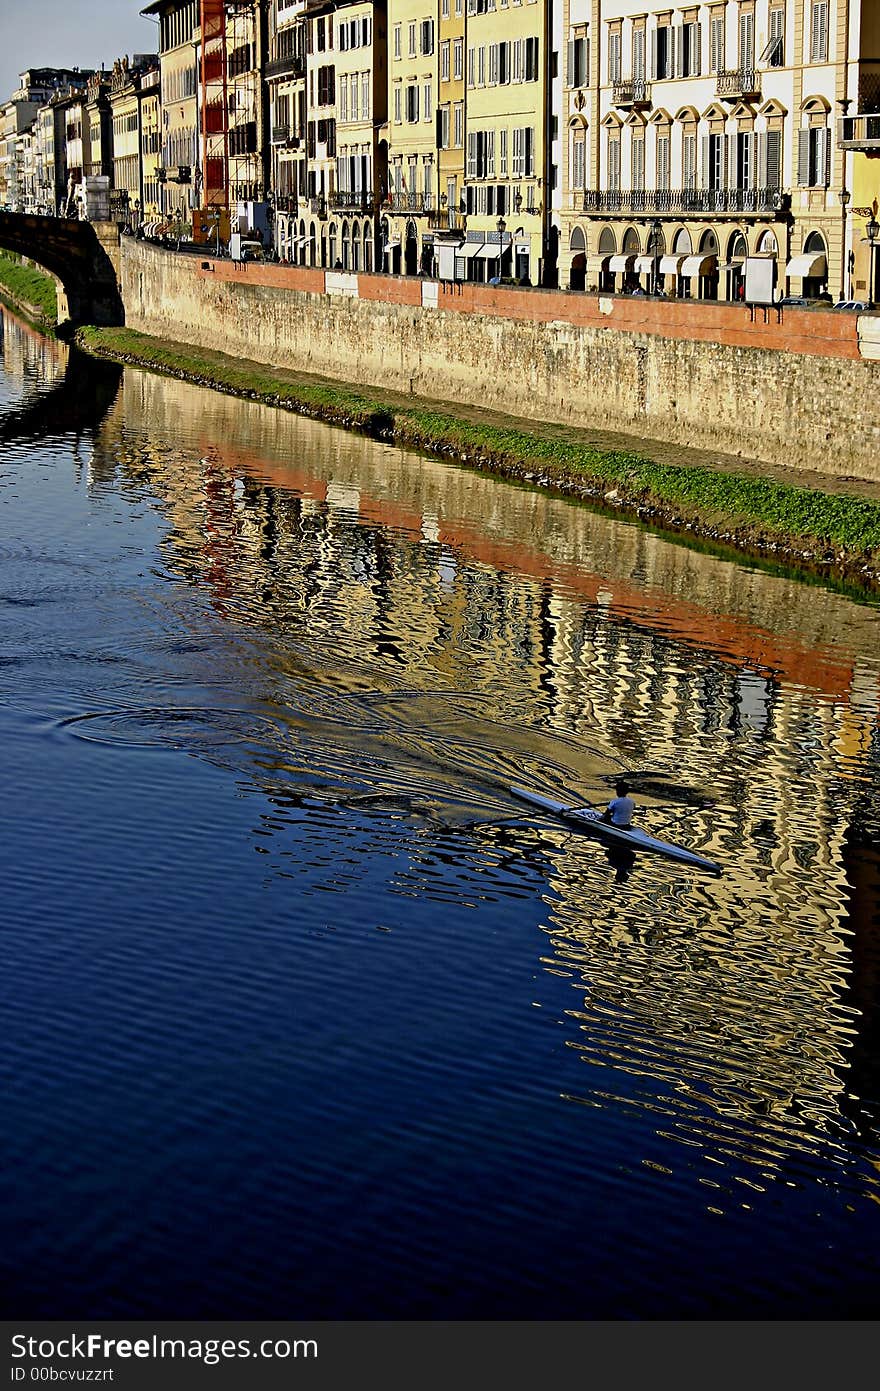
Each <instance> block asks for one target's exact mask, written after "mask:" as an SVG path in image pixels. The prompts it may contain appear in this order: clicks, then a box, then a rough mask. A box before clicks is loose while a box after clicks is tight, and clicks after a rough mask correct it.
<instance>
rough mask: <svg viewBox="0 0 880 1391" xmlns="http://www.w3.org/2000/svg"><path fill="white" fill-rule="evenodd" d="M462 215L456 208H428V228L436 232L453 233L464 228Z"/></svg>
mask: <svg viewBox="0 0 880 1391" xmlns="http://www.w3.org/2000/svg"><path fill="white" fill-rule="evenodd" d="M464 223H465V218H464V214H463V213H460V212H459V210H458V208H429V210H428V226H429V227H433V228H434V230H435V231H437V232H455V231H460V230H461V229H462V228H463V227H464Z"/></svg>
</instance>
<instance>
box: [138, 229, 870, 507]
mask: <svg viewBox="0 0 880 1391" xmlns="http://www.w3.org/2000/svg"><path fill="white" fill-rule="evenodd" d="M203 264H205V263H203V262H201V261H200V260H199V259H198V258H197V257H194V256H182V255H176V254H174V253H172V252H166V251H163V250H161V249H159V248H155V247H152V246H149V245H145V244H144V243H142V242H134V241H132V240H131V239H126V241H125V254H124V262H123V297H124V300H125V305H126V315H127V323H128V324H129V326H130V327H132V328H135V329H140V330H141V331H142V332H145V333H150V334H154V335H156V336H158V337H165V338H170V339H176V340H178V341H182V342H185V343H190V344H194V345H200V346H204V347H208V348H215V349H219V350H220V351H224V352H228V353H232V354H235V355H238V356H241V357H247V358H253V359H256V360H257V361H260V362H266V363H270V364H277V365H279V366H283V367H287V368H291V369H293V370H296V371H302V372H309V373H315V374H317V375H320V376H324V377H329V378H332V379H335V380H338V381H343V382H350V383H357V384H360V385H363V386H377V387H388V388H391V389H394V390H397V391H404V392H411V393H412V394H414V395H416V396H419V397H425V398H428V399H433V400H441V401H449V402H457V403H461V404H463V405H468V406H477V407H480V406H482V407H485V408H487V409H492V410H497V411H503V412H507V413H509V414H512V415H516V416H519V417H521V418H523V417H524V418H532V419H538V420H546V421H556V422H559V423H563V424H568V425H574V426H578V427H582V428H591V427H592V428H598V429H608V430H619V431H625V432H627V433H630V434H633V435H637V436H642V437H647V438H656V439H662V440H667V441H671V442H673V443H682V444H688V445H693V446H697V447H703V448H708V449H716V450H719V451H722V452H724V453H728V454H736V453H741V454H744V455H746V456H749V457H752V458H754V459H758V460H766V461H768V462H771V463H775V464H780V465H783V466H785V465H791V466H793V467H798V468H810V469H818V470H822V471H824V472H827V473H836V474H839V475H850V476H854V477H858V478H866V479H870V480H872V481H880V447H878V446H880V363H874V362H865V361H861V360H859V359H858V343H857V340H856V321H855V316H853V315H849V314H843V313H836V312H835V311H833V310H830V311H827V312H822V311H818V310H808V311H798V310H795V309H791V310H789V309H786V310H784V311H783V321H782V323H781V324H777V322H776V314H775V312H774V313H773V314H772V316H770V317H772V320H773V322H772V323H768V324H764V323H763V316H760V317H761V322H760V323H755V324H752V323H750V322H749V314H748V310H746V309H744V308H743V307H742V306H736V305H713V306H711V307H707V306H705V305H702V304H689V303H686V302H680V303H678V304H674V303H669V302H664V301H644V300H638V299H636V300H628V299H626V298H623V297H621V298H615V299H607V300H606V299H604V298H600V297H598V296H588V295H578V294H573V293H564V292H553V291H541V290H515V289H510V288H508V287H504V288H501V287H498V288H496V287H492V286H476V285H463V286H461V287H457V286H456V287H449V288H446V287H444V288H443V290H442V291H441V293H440V297H439V304H438V308H437V309H431V308H423V307H422V302H421V301H422V290H423V288H424V282H423V281H421V280H419V279H417V278H413V279H406V278H396V277H386V276H372V275H370V276H366V275H364V276H360V277H359V286H358V289H359V298H348V297H346V296H343V295H336V294H334V295H328V294H324V293H322V289H323V283H324V273H323V271H320V270H312V269H308V268H297V267H291V266H280V265H271V264H270V265H261V264H256V263H251V264H248V265H246V266H238V265H234V264H233V263H231V262H228V261H216V262H213V261H212V262H209V263H207V264H208V265H210V266H211V267H212V269H203V268H202V267H203ZM605 310H607V311H609V312H604V311H605ZM737 325H738V326H739V327H737ZM722 330H724V338H723V341H719V335H720V333H721V331H722ZM808 347H810V348H811V349H812V351H807V348H808ZM817 348H818V351H817Z"/></svg>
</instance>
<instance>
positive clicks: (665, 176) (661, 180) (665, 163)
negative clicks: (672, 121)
mask: <svg viewBox="0 0 880 1391" xmlns="http://www.w3.org/2000/svg"><path fill="white" fill-rule="evenodd" d="M669 159H670V141H669V136H668V135H667V134H666V132H665V131H664V132H663V133H662V134H660V133H659V132H658V134H657V178H656V184H657V187H658V188H669V186H670V172H669V171H670V163H669Z"/></svg>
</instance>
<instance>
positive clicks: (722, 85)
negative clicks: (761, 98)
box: [715, 68, 761, 101]
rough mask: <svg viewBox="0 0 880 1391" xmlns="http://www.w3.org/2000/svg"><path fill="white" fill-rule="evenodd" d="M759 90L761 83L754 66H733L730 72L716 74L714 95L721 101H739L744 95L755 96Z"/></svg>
mask: <svg viewBox="0 0 880 1391" xmlns="http://www.w3.org/2000/svg"><path fill="white" fill-rule="evenodd" d="M760 90H761V84H760V82H759V81H758V74H757V73H756V72H755V69H754V68H733V69H732V70H731V71H730V72H719V73H717V74H716V79H715V95H716V97H720V98H721V100H722V101H741V100H742V99H743V98H744V97H756V96H757V95H758V93H759V92H760Z"/></svg>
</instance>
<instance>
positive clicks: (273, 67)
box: [266, 53, 306, 79]
mask: <svg viewBox="0 0 880 1391" xmlns="http://www.w3.org/2000/svg"><path fill="white" fill-rule="evenodd" d="M305 73H306V60H305V58H303V56H302V55H301V54H299V53H292V54H290V56H289V57H287V58H273V59H272V62H271V63H267V64H266V77H267V78H269V79H271V78H273V77H275V78H277V77H305Z"/></svg>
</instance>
